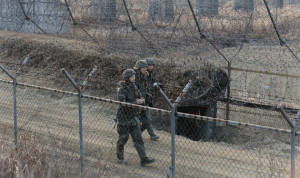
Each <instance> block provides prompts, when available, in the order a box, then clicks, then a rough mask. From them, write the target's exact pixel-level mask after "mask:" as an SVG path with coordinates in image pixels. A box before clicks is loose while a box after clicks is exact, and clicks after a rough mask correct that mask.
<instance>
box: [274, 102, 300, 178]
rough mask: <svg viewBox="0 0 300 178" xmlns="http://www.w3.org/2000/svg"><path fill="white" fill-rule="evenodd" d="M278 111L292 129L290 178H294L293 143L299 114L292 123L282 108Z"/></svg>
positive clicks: (294, 154)
mask: <svg viewBox="0 0 300 178" xmlns="http://www.w3.org/2000/svg"><path fill="white" fill-rule="evenodd" d="M279 111H280V112H281V114H282V115H283V117H284V118H285V120H286V121H287V122H288V124H289V125H290V126H291V128H292V136H291V178H295V157H296V151H295V142H296V127H297V122H298V120H299V119H300V112H298V114H297V117H296V119H295V121H294V122H293V121H292V120H291V119H290V118H289V116H288V115H287V114H286V112H285V111H284V110H283V108H282V107H280V108H279Z"/></svg>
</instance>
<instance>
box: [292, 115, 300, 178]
mask: <svg viewBox="0 0 300 178" xmlns="http://www.w3.org/2000/svg"><path fill="white" fill-rule="evenodd" d="M299 118H300V112H298V114H297V117H296V119H295V121H294V123H293V128H292V138H291V143H292V145H291V146H292V148H291V178H295V157H296V151H295V142H296V127H297V122H298V120H299Z"/></svg>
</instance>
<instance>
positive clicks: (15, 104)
mask: <svg viewBox="0 0 300 178" xmlns="http://www.w3.org/2000/svg"><path fill="white" fill-rule="evenodd" d="M29 58H30V54H29V55H27V57H26V58H25V60H24V62H23V63H22V66H21V67H20V68H19V70H18V71H17V73H16V76H15V77H13V76H12V75H11V74H10V73H9V72H8V71H7V70H6V69H5V68H4V67H3V66H2V65H1V64H0V68H1V69H2V70H3V71H4V72H5V73H6V74H7V75H8V76H9V77H10V78H11V79H13V87H14V89H13V90H14V134H15V145H17V144H18V117H17V77H18V76H19V75H20V71H21V70H22V68H23V66H25V65H26V64H27V62H28V60H29ZM15 149H16V150H17V147H16V148H15Z"/></svg>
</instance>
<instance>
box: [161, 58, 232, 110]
mask: <svg viewBox="0 0 300 178" xmlns="http://www.w3.org/2000/svg"><path fill="white" fill-rule="evenodd" d="M194 63H196V65H193V66H192V65H187V64H185V65H183V64H175V63H174V62H172V61H171V62H165V63H164V62H159V63H158V65H156V66H155V71H156V76H157V78H158V80H159V82H160V83H162V84H163V90H164V91H165V93H166V95H167V96H168V98H169V99H170V100H173V101H175V100H176V99H177V97H178V96H179V95H180V93H181V92H182V90H183V89H184V87H185V86H186V85H187V84H188V82H189V81H190V80H192V82H193V84H192V86H191V88H190V89H189V90H188V92H187V93H186V95H185V96H184V98H183V99H184V100H196V101H199V100H211V99H213V98H216V97H223V96H224V93H225V89H226V88H227V84H228V77H227V74H226V72H225V71H224V70H222V69H219V68H216V67H215V66H214V65H212V64H210V63H209V62H208V61H205V60H203V59H198V60H196V61H194ZM163 103H165V101H163V98H162V97H160V94H158V93H156V95H155V107H165V109H167V108H168V107H167V105H166V104H163Z"/></svg>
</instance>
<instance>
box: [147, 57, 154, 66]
mask: <svg viewBox="0 0 300 178" xmlns="http://www.w3.org/2000/svg"><path fill="white" fill-rule="evenodd" d="M146 62H147V63H148V65H155V62H154V60H153V59H152V58H147V59H146Z"/></svg>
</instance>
